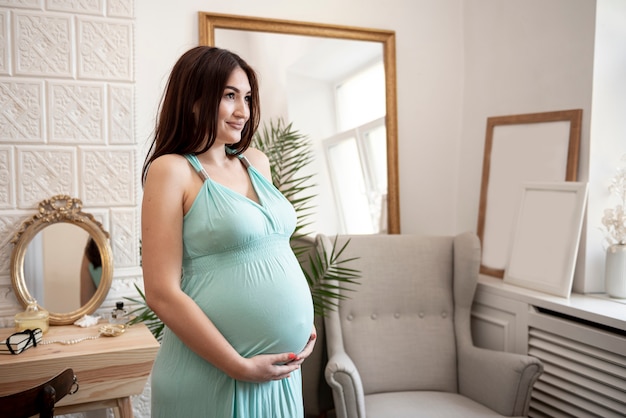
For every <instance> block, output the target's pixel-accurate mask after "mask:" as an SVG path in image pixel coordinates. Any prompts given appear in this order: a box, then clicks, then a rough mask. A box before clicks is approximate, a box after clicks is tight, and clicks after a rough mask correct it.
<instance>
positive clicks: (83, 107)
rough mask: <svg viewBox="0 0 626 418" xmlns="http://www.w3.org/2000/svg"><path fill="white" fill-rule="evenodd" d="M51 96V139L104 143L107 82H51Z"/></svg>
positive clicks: (49, 85)
mask: <svg viewBox="0 0 626 418" xmlns="http://www.w3.org/2000/svg"><path fill="white" fill-rule="evenodd" d="M48 96H49V99H48V123H49V132H50V133H49V135H50V142H64V143H67V142H70V143H92V144H104V142H105V132H104V127H105V104H104V96H105V94H104V84H102V83H87V82H74V81H55V82H49V84H48Z"/></svg>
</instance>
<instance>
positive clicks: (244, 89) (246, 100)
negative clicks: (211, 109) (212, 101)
mask: <svg viewBox="0 0 626 418" xmlns="http://www.w3.org/2000/svg"><path fill="white" fill-rule="evenodd" d="M250 90H251V89H250V82H249V81H248V76H247V75H246V73H245V71H243V70H242V69H241V68H240V67H237V68H235V69H234V70H233V72H232V73H230V77H229V78H228V81H227V82H226V87H225V88H224V92H223V94H222V100H221V101H220V107H219V112H218V115H217V141H218V142H220V143H223V144H234V143H236V142H239V141H240V140H241V131H242V130H243V128H244V126H245V125H246V122H247V121H248V119H250V100H251V91H250Z"/></svg>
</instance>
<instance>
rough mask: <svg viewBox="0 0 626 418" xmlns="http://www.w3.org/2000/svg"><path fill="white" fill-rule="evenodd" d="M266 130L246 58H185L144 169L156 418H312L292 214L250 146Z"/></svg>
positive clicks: (309, 340) (305, 297)
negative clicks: (306, 401) (157, 324)
mask: <svg viewBox="0 0 626 418" xmlns="http://www.w3.org/2000/svg"><path fill="white" fill-rule="evenodd" d="M258 124H259V94H258V84H257V79H256V76H255V73H254V71H253V70H252V69H251V68H250V67H249V66H248V64H247V63H246V62H245V61H243V60H242V59H241V58H240V57H239V56H237V55H236V54H234V53H232V52H229V51H227V50H223V49H219V48H213V47H196V48H193V49H191V50H189V51H187V52H186V53H185V54H183V56H182V57H181V58H180V59H179V60H178V62H177V63H176V64H175V66H174V68H173V69H172V72H171V74H170V78H169V80H168V84H167V87H166V90H165V94H164V96H163V99H162V103H161V109H160V114H159V118H158V122H157V126H156V131H155V136H154V141H153V142H152V145H151V148H150V152H149V153H148V156H147V158H146V161H145V163H144V167H143V185H144V195H143V206H142V264H143V271H144V286H145V295H146V301H147V303H148V305H149V306H150V308H152V310H153V311H154V312H155V313H156V314H157V315H158V316H159V318H160V319H161V320H162V321H163V323H164V324H165V325H166V329H165V332H164V335H163V340H162V343H161V348H160V350H159V353H158V355H157V358H156V360H155V363H154V367H153V370H152V387H151V390H152V417H153V418H159V417H166V418H173V417H186V418H194V417H198V418H207V417H215V418H230V417H237V418H255V417H258V418H269V417H280V418H302V417H304V411H303V401H302V380H301V375H300V365H301V364H302V362H303V361H304V359H305V358H306V357H308V356H309V354H310V353H311V351H312V350H313V346H314V344H315V329H314V327H313V305H312V300H311V293H310V291H309V288H308V285H307V282H306V279H305V278H304V275H303V273H302V270H301V268H300V265H299V263H298V261H297V259H296V257H295V256H294V254H293V251H292V250H291V247H290V245H289V238H290V236H291V234H292V233H293V231H294V228H295V225H296V214H295V211H294V209H293V207H292V205H291V204H290V203H289V201H288V200H287V199H285V197H284V196H283V195H282V194H281V193H280V192H279V191H278V190H277V189H276V188H275V187H274V186H273V185H272V183H271V181H270V167H269V162H268V159H267V157H266V156H265V155H264V154H263V153H262V152H260V151H259V150H256V149H253V148H249V145H250V141H251V140H252V136H253V134H254V132H255V131H256V129H257V127H258Z"/></svg>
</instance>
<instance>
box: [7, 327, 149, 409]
mask: <svg viewBox="0 0 626 418" xmlns="http://www.w3.org/2000/svg"><path fill="white" fill-rule="evenodd" d="M100 325H101V324H100ZM100 325H95V326H92V327H88V328H81V327H77V326H75V325H62V326H51V327H50V330H49V331H48V332H47V333H46V334H45V335H44V336H43V339H42V342H45V341H52V340H61V341H70V340H74V339H80V338H84V337H91V336H97V335H98V334H99V328H100ZM14 332H15V330H14V329H13V328H0V341H1V340H4V339H5V338H7V337H8V336H9V335H11V334H13V333H14ZM158 348H159V343H158V342H157V340H156V339H155V338H154V336H153V335H152V333H150V331H149V330H148V328H146V326H145V325H144V324H137V325H133V326H131V327H130V328H128V329H127V330H126V331H125V332H124V334H122V335H120V336H118V337H104V336H101V337H99V338H97V339H91V340H84V341H81V342H79V343H76V344H71V345H65V344H59V343H53V344H45V345H44V344H37V347H31V348H29V349H27V350H26V351H24V352H23V353H21V354H17V355H10V354H6V355H5V354H2V355H0V395H7V394H11V393H15V392H19V391H22V390H24V389H27V388H29V387H32V386H35V385H36V384H38V383H41V382H42V381H44V380H46V379H48V378H50V377H52V376H54V375H56V374H57V373H59V372H61V371H63V370H64V369H66V368H68V367H70V368H72V369H73V370H74V374H75V375H76V377H77V379H78V384H79V385H80V387H79V389H78V392H76V393H75V394H73V395H67V396H65V397H64V398H63V399H61V400H60V401H59V402H58V403H57V404H56V407H55V415H62V414H68V413H74V412H79V411H88V410H93V409H100V408H117V409H118V411H119V416H120V417H132V416H133V409H132V405H131V402H130V396H131V395H139V394H141V393H142V392H143V389H144V387H145V385H146V382H147V380H148V376H149V375H150V371H151V369H152V363H153V361H154V358H155V356H156V353H157V350H158Z"/></svg>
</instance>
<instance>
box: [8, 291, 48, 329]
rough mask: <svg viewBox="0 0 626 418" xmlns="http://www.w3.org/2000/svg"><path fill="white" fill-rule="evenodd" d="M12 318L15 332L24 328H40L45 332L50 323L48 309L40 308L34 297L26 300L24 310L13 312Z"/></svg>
mask: <svg viewBox="0 0 626 418" xmlns="http://www.w3.org/2000/svg"><path fill="white" fill-rule="evenodd" d="M14 320H15V330H16V331H17V332H20V331H24V330H26V329H35V328H40V329H41V332H42V333H43V334H45V333H46V332H47V331H48V328H49V325H50V315H49V314H48V311H46V310H45V309H43V308H40V307H39V305H37V301H36V300H35V299H31V300H30V301H28V306H26V310H24V312H20V313H17V314H15V317H14Z"/></svg>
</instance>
